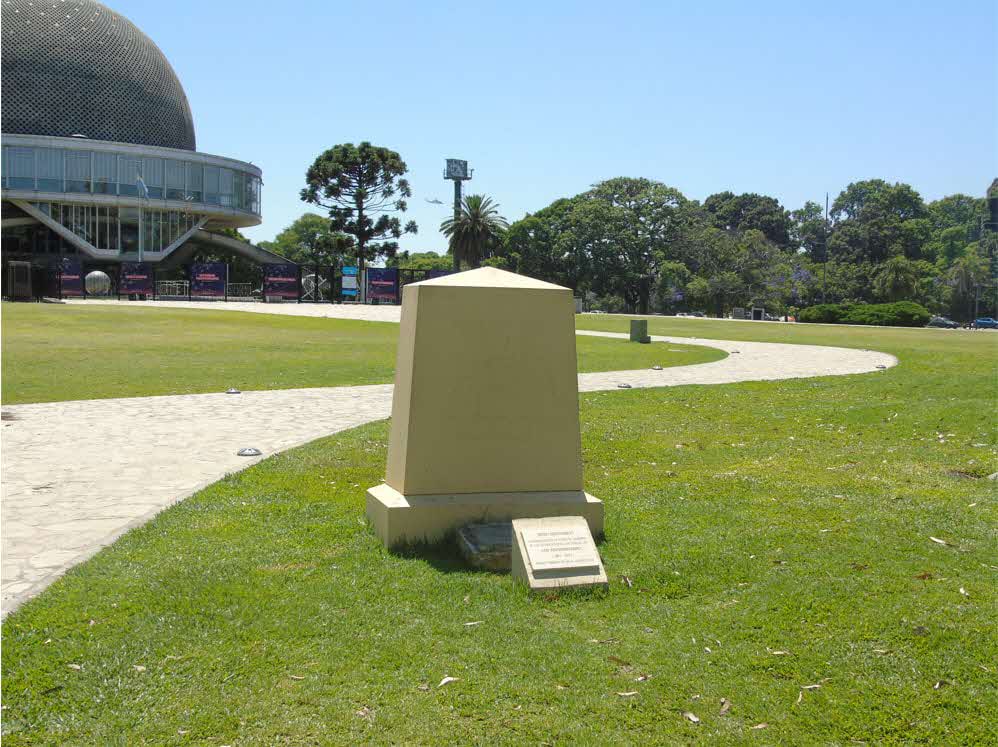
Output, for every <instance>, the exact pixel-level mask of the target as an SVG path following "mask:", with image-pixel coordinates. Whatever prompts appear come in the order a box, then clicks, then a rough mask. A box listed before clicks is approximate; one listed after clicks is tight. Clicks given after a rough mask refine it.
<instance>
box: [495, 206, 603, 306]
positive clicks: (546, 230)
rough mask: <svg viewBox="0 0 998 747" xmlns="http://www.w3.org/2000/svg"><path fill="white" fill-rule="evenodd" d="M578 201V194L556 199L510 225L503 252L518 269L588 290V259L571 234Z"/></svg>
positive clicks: (577, 290) (578, 290)
mask: <svg viewBox="0 0 998 747" xmlns="http://www.w3.org/2000/svg"><path fill="white" fill-rule="evenodd" d="M577 203H578V198H576V197H573V198H563V199H560V200H555V201H554V202H553V203H551V204H550V205H548V206H547V207H546V208H544V209H543V210H539V211H538V212H536V213H534V214H533V215H527V216H526V217H524V218H522V219H521V220H518V221H516V222H515V223H513V224H512V225H511V226H510V227H509V230H507V231H506V234H505V237H504V240H503V248H502V253H503V255H504V256H506V257H507V259H508V260H509V262H510V264H511V266H512V267H514V268H515V269H516V271H517V272H519V273H520V274H522V275H529V276H530V277H533V278H539V279H541V280H547V281H549V282H552V283H557V284H558V285H565V286H568V287H569V288H571V289H572V290H573V291H576V292H577V293H579V292H582V291H583V290H585V288H584V286H585V285H586V281H587V279H588V259H589V258H588V256H586V254H585V253H584V252H583V251H582V250H581V247H580V246H578V245H576V244H574V241H573V240H574V235H571V234H570V233H569V226H570V218H571V215H572V211H573V210H574V208H575V205H576V204H577Z"/></svg>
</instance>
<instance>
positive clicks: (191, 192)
mask: <svg viewBox="0 0 998 747" xmlns="http://www.w3.org/2000/svg"><path fill="white" fill-rule="evenodd" d="M203 195H204V169H203V168H202V166H201V164H199V163H189V164H187V194H186V195H185V199H187V200H190V201H191V202H201V199H202V197H203Z"/></svg>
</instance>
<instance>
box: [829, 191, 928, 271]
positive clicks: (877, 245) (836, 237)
mask: <svg viewBox="0 0 998 747" xmlns="http://www.w3.org/2000/svg"><path fill="white" fill-rule="evenodd" d="M831 217H832V219H833V220H834V221H835V222H836V226H835V230H834V233H833V235H832V237H831V238H830V239H829V250H830V251H831V250H832V248H833V246H835V247H837V248H838V249H839V253H840V254H844V255H847V256H850V257H852V258H853V259H854V261H863V260H868V261H872V262H877V263H879V262H883V261H884V260H886V259H887V258H888V257H890V256H892V255H894V254H898V253H900V252H904V253H905V254H907V255H908V256H913V257H916V258H917V257H918V256H919V250H918V248H917V247H912V246H910V245H906V240H907V239H909V238H910V237H911V236H912V235H917V234H919V233H920V232H921V233H924V227H923V226H918V227H915V226H911V227H909V229H908V230H907V231H906V230H905V228H904V227H903V224H905V222H906V221H911V220H917V219H921V218H927V217H928V210H927V209H926V207H925V203H924V202H923V201H922V197H921V196H920V195H919V194H918V192H916V191H915V190H914V189H912V188H911V187H910V186H908V185H907V184H901V183H897V184H888V183H887V182H885V181H884V180H883V179H868V180H866V181H860V182H853V183H852V184H850V185H849V186H848V187H846V188H845V189H844V190H842V192H841V193H839V196H838V197H836V198H835V202H834V203H832V210H831ZM844 231H848V235H845V234H844V233H843V232H844ZM922 240H924V237H923V239H922Z"/></svg>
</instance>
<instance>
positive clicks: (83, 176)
mask: <svg viewBox="0 0 998 747" xmlns="http://www.w3.org/2000/svg"><path fill="white" fill-rule="evenodd" d="M66 191H67V192H89V191H90V151H78V150H67V151H66Z"/></svg>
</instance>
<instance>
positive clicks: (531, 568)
mask: <svg viewBox="0 0 998 747" xmlns="http://www.w3.org/2000/svg"><path fill="white" fill-rule="evenodd" d="M512 554H513V557H512V566H513V575H514V576H517V577H520V578H523V579H524V580H526V581H527V583H528V584H529V585H530V588H531V589H552V588H560V587H565V586H593V585H599V584H603V585H605V584H606V583H607V579H606V572H605V571H604V570H603V563H602V562H601V561H600V557H599V552H597V550H596V543H595V542H593V536H592V534H591V533H590V531H589V525H588V524H587V523H586V520H585V519H584V518H582V517H581V516H552V517H548V518H544V519H514V521H513V553H512Z"/></svg>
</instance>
